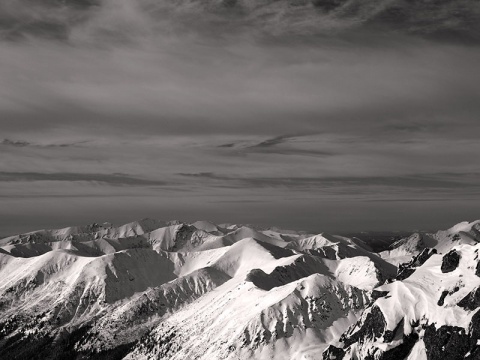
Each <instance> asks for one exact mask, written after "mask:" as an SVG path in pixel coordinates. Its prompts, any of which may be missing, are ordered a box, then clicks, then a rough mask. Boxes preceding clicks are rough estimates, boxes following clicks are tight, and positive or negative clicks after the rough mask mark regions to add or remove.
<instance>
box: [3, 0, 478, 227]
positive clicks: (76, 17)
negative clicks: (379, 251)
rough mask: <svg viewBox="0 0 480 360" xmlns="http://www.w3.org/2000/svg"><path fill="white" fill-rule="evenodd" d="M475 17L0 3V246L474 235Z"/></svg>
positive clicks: (462, 7) (470, 10)
mask: <svg viewBox="0 0 480 360" xmlns="http://www.w3.org/2000/svg"><path fill="white" fill-rule="evenodd" d="M479 20H480V5H478V4H477V3H476V2H471V1H461V0H460V1H444V2H441V4H440V3H437V2H432V3H430V2H426V1H420V0H418V1H411V2H407V3H406V2H401V1H389V2H386V1H380V0H377V1H374V0H371V1H349V2H346V1H314V2H312V1H306V0H305V1H293V0H279V1H268V0H265V1H260V2H252V1H247V0H238V1H200V0H198V1H195V0H191V1H187V0H166V1H153V0H136V1H134V0H98V1H95V0H77V1H62V2H60V1H55V0H51V1H45V2H40V3H38V4H37V2H32V1H29V0H16V1H13V0H6V1H2V2H1V4H0V235H9V234H13V233H18V232H24V231H29V230H34V229H38V228H51V227H62V226H69V225H74V224H82V223H90V222H94V221H96V222H103V221H110V222H114V223H123V222H129V221H133V220H136V219H140V218H143V217H154V218H159V219H165V220H169V219H174V218H178V219H182V220H186V221H193V220H198V219H206V220H210V221H213V222H217V223H221V222H243V223H251V224H260V225H267V224H270V225H276V226H279V227H284V228H295V229H305V230H309V231H329V232H350V231H359V230H414V229H425V230H430V229H440V228H446V227H449V226H451V225H453V224H455V223H457V222H460V221H463V220H474V219H478V218H480V206H479V205H478V204H479V203H480V202H479V200H480V161H479V154H480V142H479V141H478V137H479V133H480V120H479V117H480V71H478V64H480V48H479V45H480V35H479V34H480V32H479V29H480V21H479Z"/></svg>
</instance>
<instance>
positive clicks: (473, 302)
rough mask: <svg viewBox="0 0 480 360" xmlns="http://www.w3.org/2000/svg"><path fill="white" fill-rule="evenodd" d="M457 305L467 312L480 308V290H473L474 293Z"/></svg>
mask: <svg viewBox="0 0 480 360" xmlns="http://www.w3.org/2000/svg"><path fill="white" fill-rule="evenodd" d="M457 305H458V306H460V307H462V308H464V309H465V310H475V309H476V308H478V307H479V306H480V288H476V289H475V290H472V292H470V293H469V294H468V295H467V296H465V297H464V298H463V299H462V300H460V302H459V303H458V304H457Z"/></svg>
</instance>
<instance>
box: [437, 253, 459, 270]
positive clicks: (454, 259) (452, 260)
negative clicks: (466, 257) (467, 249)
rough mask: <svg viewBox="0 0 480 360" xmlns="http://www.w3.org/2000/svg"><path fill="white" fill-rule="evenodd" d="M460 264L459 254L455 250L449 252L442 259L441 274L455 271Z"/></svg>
mask: <svg viewBox="0 0 480 360" xmlns="http://www.w3.org/2000/svg"><path fill="white" fill-rule="evenodd" d="M459 263H460V254H458V253H457V252H456V251H455V250H451V251H450V252H449V253H447V254H446V255H444V256H443V258H442V267H441V270H442V273H449V272H452V271H453V270H455V269H456V268H457V266H458V264H459Z"/></svg>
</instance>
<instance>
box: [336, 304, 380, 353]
mask: <svg viewBox="0 0 480 360" xmlns="http://www.w3.org/2000/svg"><path fill="white" fill-rule="evenodd" d="M386 325H387V323H386V321H385V317H384V316H383V313H382V311H381V310H380V308H379V307H378V306H373V307H372V309H371V310H370V312H369V313H368V315H367V317H366V319H365V321H364V322H363V324H362V326H361V327H360V329H359V330H358V331H356V332H354V333H352V334H349V333H345V334H343V335H342V336H341V337H340V341H342V342H343V343H344V344H345V347H348V346H350V345H352V344H353V343H356V342H358V341H364V340H365V339H378V338H379V337H380V336H382V335H383V333H384V331H385V326H386Z"/></svg>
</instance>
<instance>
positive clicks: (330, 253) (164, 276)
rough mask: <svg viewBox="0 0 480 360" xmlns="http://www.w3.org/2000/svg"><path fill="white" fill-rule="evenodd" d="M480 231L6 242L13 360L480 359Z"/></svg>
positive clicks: (74, 231)
mask: <svg viewBox="0 0 480 360" xmlns="http://www.w3.org/2000/svg"><path fill="white" fill-rule="evenodd" d="M479 241H480V221H475V222H470V223H469V222H463V223H460V224H457V225H455V226H453V227H451V228H450V229H448V230H444V231H438V232H436V233H414V234H412V235H410V236H407V237H404V238H401V239H400V240H398V241H395V242H393V243H392V244H391V245H390V247H389V248H388V249H387V250H384V251H381V252H378V253H377V252H375V251H373V250H372V248H371V247H370V246H369V244H368V243H367V242H365V241H362V240H360V239H359V238H356V237H345V236H338V235H331V234H326V233H321V234H308V233H305V232H295V231H286V230H280V229H277V228H270V229H260V228H254V227H252V226H244V225H233V224H220V225H216V224H213V223H210V222H207V221H197V222H194V223H185V222H180V221H169V222H164V221H158V220H152V219H143V220H140V221H136V222H132V223H129V224H125V225H122V226H118V227H117V226H114V225H112V224H110V223H103V224H91V225H87V226H75V227H69V228H64V229H56V230H40V231H34V232H30V233H25V234H19V235H15V236H10V237H7V238H4V239H2V240H0V276H1V279H2V281H1V282H0V309H1V311H0V357H1V358H2V359H87V358H88V359H123V358H125V359H152V358H155V359H251V358H254V359H272V358H274V359H319V358H323V359H410V360H414V359H415V360H419V359H429V360H431V359H440V358H442V359H445V358H446V357H445V356H446V355H445V354H447V355H448V357H447V358H448V359H479V358H480V350H479V346H478V344H477V343H478V342H479V341H480V328H479V324H480V323H479V317H480V312H479V311H478V306H479V305H480V290H478V289H479V286H480V265H479V259H478V257H479V254H478V252H479V249H480V245H479V244H478V242H479Z"/></svg>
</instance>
